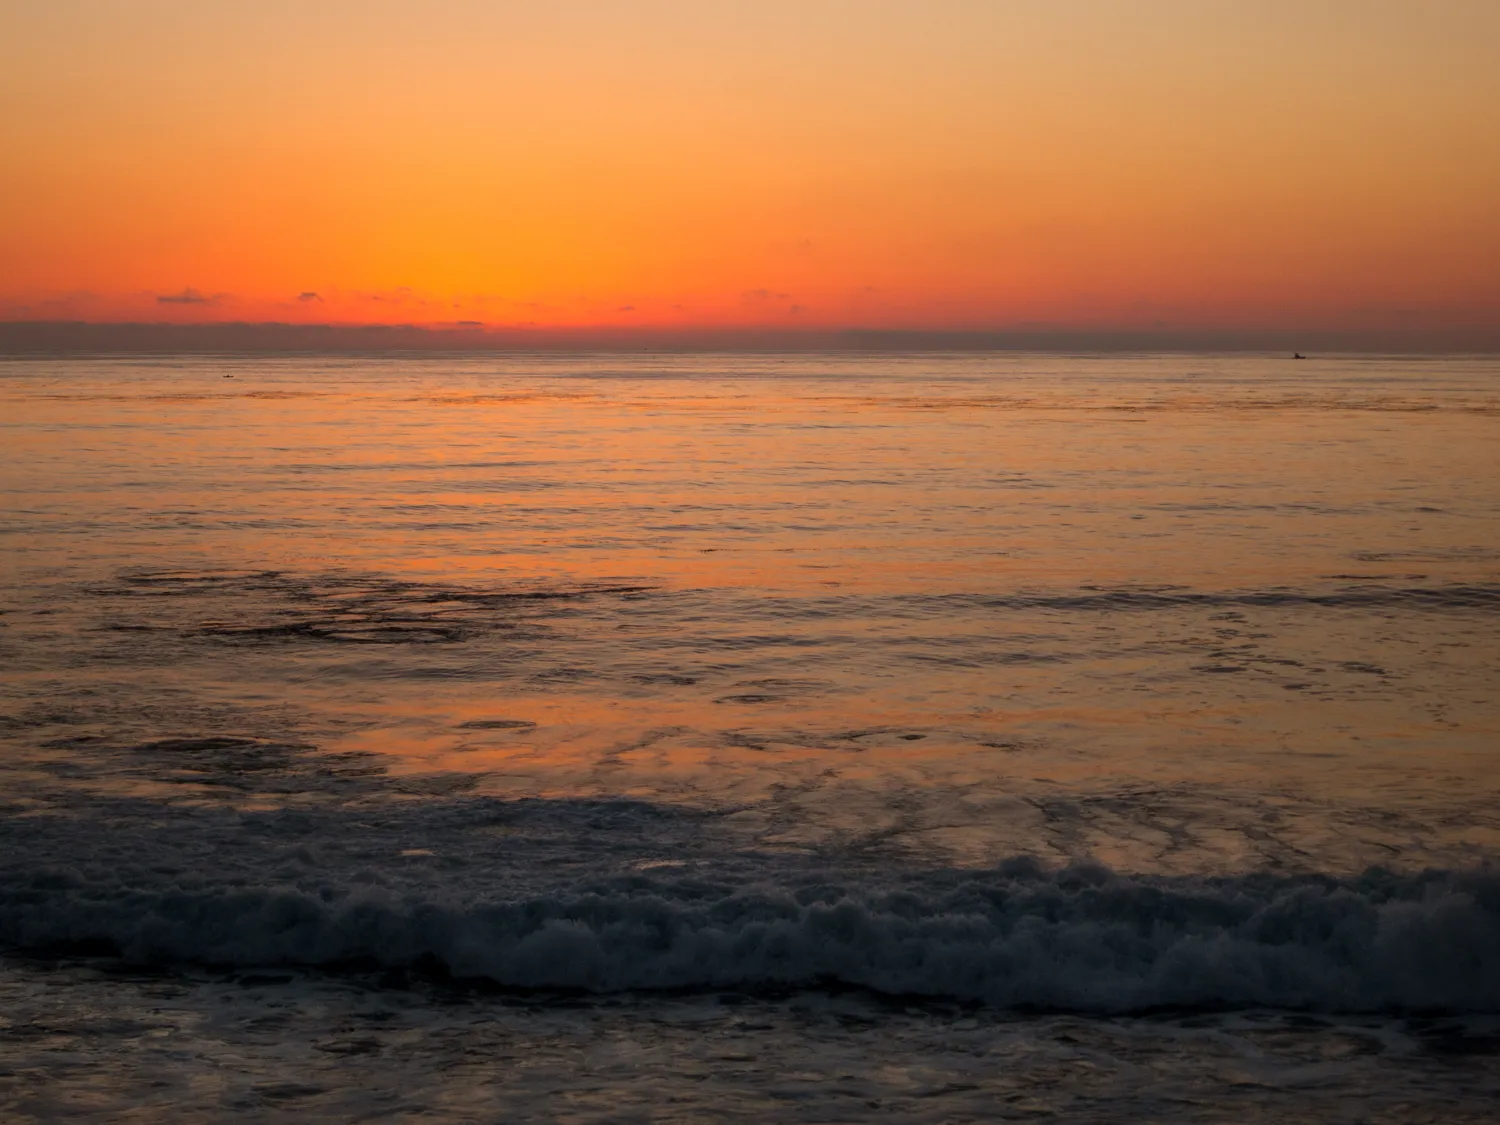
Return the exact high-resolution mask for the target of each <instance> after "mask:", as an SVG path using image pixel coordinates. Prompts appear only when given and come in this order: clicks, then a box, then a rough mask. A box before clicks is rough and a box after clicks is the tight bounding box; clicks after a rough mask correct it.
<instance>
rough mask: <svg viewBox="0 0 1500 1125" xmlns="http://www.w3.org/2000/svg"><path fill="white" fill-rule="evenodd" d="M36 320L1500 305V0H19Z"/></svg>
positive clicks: (1042, 315)
mask: <svg viewBox="0 0 1500 1125" xmlns="http://www.w3.org/2000/svg"><path fill="white" fill-rule="evenodd" d="M0 152H3V153H4V156H3V158H0V159H3V164H0V169H3V175H0V319H6V320H31V319H54V318H82V319H92V320H151V321H156V320H180V321H192V320H278V321H334V322H415V323H451V322H453V321H458V320H477V321H484V322H486V323H487V324H493V325H521V324H539V325H553V326H557V325H563V326H566V325H631V324H640V325H652V326H674V325H779V326H791V325H806V326H808V327H829V326H877V327H952V328H989V327H1006V326H1013V325H1018V324H1026V323H1032V322H1044V323H1052V324H1074V325H1108V326H1143V327H1151V326H1156V325H1169V326H1173V327H1202V326H1241V325H1280V326H1293V327H1296V326H1301V325H1323V326H1328V325H1344V326H1347V325H1353V326H1356V327H1357V326H1359V325H1362V324H1370V325H1387V326H1389V325H1392V324H1395V325H1402V324H1412V325H1419V326H1423V327H1431V326H1441V325H1448V324H1452V325H1470V326H1472V325H1490V326H1493V325H1495V324H1497V323H1500V204H1497V202H1496V201H1497V200H1500V3H1497V2H1496V0H1410V2H1398V0H1343V2H1334V0H1295V2H1292V0H1255V2H1254V3H1249V2H1244V0H1035V2H1033V0H922V2H894V0H886V2H882V0H848V2H845V0H786V2H783V0H757V2H744V3H736V2H732V0H721V2H714V3H705V2H703V0H692V2H688V0H682V2H679V0H656V2H651V0H630V2H626V0H618V2H614V3H604V2H596V3H579V2H573V0H549V2H548V3H545V4H538V3H503V2H500V0H489V2H479V0H427V2H425V3H421V4H418V3H415V2H413V3H394V2H383V0H360V2H342V0H340V2H332V0H297V2H283V0H257V2H256V3H253V4H229V3H207V4H206V3H203V2H202V0H193V2H178V0H128V2H127V0H47V2H46V3H42V2H36V3H19V2H18V3H9V4H4V5H0Z"/></svg>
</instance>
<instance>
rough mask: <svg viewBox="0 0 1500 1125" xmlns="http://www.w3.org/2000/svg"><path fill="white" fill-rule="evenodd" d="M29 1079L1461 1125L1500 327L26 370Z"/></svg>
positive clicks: (1490, 920)
mask: <svg viewBox="0 0 1500 1125" xmlns="http://www.w3.org/2000/svg"><path fill="white" fill-rule="evenodd" d="M0 435H3V451H0V493H3V495H0V610H3V614H0V662H3V664H0V666H3V668H4V676H3V681H0V739H3V745H0V811H3V817H0V1118H3V1119H4V1120H5V1121H7V1122H10V1121H14V1122H52V1121H58V1120H64V1119H67V1120H74V1119H76V1120H80V1121H90V1120H94V1121H111V1122H113V1121H124V1120H138V1121H156V1120H160V1121H168V1120H170V1121H173V1122H198V1121H203V1122H209V1121H287V1120H296V1121H356V1120H357V1121H371V1122H375V1121H379V1122H384V1121H391V1122H395V1121H422V1122H470V1121H520V1120H545V1121H567V1122H606V1121H610V1122H615V1121H618V1122H626V1121H642V1122H647V1121H649V1122H685V1121H704V1120H745V1121H752V1120H753V1121H822V1122H827V1121H840V1122H844V1121H851V1122H852V1121H863V1120H874V1119H885V1120H901V1121H934V1122H937V1121H942V1122H959V1121H995V1120H1046V1119H1051V1120H1058V1121H1067V1122H1115V1121H1119V1122H1126V1121H1129V1122H1140V1121H1194V1122H1199V1121H1201V1122H1260V1121H1266V1122H1271V1121H1278V1122H1279V1121H1288V1122H1290V1121H1296V1122H1351V1123H1352V1122H1393V1123H1397V1122H1399V1123H1408V1122H1429V1121H1430V1122H1442V1123H1457V1122H1481V1121H1483V1122H1489V1121H1492V1120H1494V1119H1495V1115H1496V1107H1497V1105H1500V872H1497V870H1496V867H1495V858H1496V856H1497V855H1500V801H1497V798H1500V630H1497V628H1496V626H1497V624H1500V358H1496V357H1379V356H1336V357H1317V356H1314V357H1313V358H1310V359H1307V360H1303V361H1291V360H1289V359H1287V358H1285V357H1281V356H1260V355H1186V354H1168V355H1108V354H1105V355H1085V354H1080V355H1062V354H1021V353H995V354H877V353H867V354H866V353H861V354H763V355H762V354H649V353H638V354H578V355H548V354H537V355H509V354H507V355H500V354H486V355H461V356H447V355H444V356H434V355H426V356H421V355H408V356H402V355H385V356H287V357H264V356H238V357H170V358H150V357H117V358H71V359H55V360H54V359H12V360H4V361H0Z"/></svg>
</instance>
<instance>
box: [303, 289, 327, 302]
mask: <svg viewBox="0 0 1500 1125" xmlns="http://www.w3.org/2000/svg"><path fill="white" fill-rule="evenodd" d="M322 299H323V298H322V297H321V296H319V295H318V294H317V293H314V292H313V291H312V290H311V289H308V290H306V291H305V292H302V293H298V294H297V300H299V301H301V302H302V303H303V304H304V305H305V304H307V303H308V302H310V301H321V300H322Z"/></svg>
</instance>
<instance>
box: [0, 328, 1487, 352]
mask: <svg viewBox="0 0 1500 1125" xmlns="http://www.w3.org/2000/svg"><path fill="white" fill-rule="evenodd" d="M626 350H646V351H653V350H655V351H679V352H691V351H834V352H838V351H845V352H862V351H880V352H930V351H959V352H964V351H1091V352H1092V351H1097V352H1124V351H1136V352H1153V351H1162V352H1173V351H1226V352H1259V351H1303V352H1305V351H1309V350H1317V351H1323V352H1342V353H1400V354H1420V353H1437V354H1492V353H1500V324H1497V325H1473V326H1467V327H1453V326H1449V327H1416V326H1410V327H1391V326H1388V325H1387V326H1380V327H1374V328H1369V327H1367V328H1349V327H1338V326H1304V327H1300V328H1298V327H1284V326H1275V325H1271V326H1262V327H1207V328H1182V327H1171V326H1165V325H1160V326H1150V327H1132V326H1107V325H1105V326H1101V325H1087V324H1077V325H1068V324H1020V325H1012V326H1004V327H992V328H921V327H899V326H893V327H881V328H871V327H842V328H840V327H819V328H813V327H807V328H800V327H784V326H776V325H749V326H746V325H702V326H693V327H675V326H674V327H663V326H617V325H571V326H543V325H524V326H517V325H488V324H483V323H480V322H470V321H458V322H447V323H436V324H415V323H404V324H384V323H301V322H285V321H243V320H223V321H198V322H190V323H181V322H172V321H87V320H11V321H0V356H7V357H24V356H48V355H59V356H61V355H107V354H137V355H139V354H191V353H205V352H206V353H224V352H231V353H250V354H276V353H298V352H354V353H381V352H446V353H452V352H505V351H541V352H550V351H626Z"/></svg>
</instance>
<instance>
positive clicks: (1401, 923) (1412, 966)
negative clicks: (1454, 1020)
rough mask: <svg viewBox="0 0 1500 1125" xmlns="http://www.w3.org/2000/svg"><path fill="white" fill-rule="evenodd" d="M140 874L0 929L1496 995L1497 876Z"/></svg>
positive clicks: (100, 940) (42, 944) (97, 939)
mask: <svg viewBox="0 0 1500 1125" xmlns="http://www.w3.org/2000/svg"><path fill="white" fill-rule="evenodd" d="M236 882H238V883H239V884H240V885H218V886H215V885H204V884H203V883H201V882H199V883H197V884H195V885H194V884H188V883H184V884H183V885H179V886H158V887H154V888H152V889H150V890H139V889H132V888H131V887H129V886H125V885H119V884H115V883H111V882H109V881H107V880H101V879H99V878H97V877H85V876H82V875H80V874H78V872H77V871H76V870H70V869H50V870H37V871H35V872H34V873H32V874H31V875H30V876H29V877H25V878H20V877H18V873H17V872H14V871H13V872H12V874H11V876H10V877H9V878H8V879H7V880H6V883H5V885H4V886H3V887H0V942H3V943H4V945H5V946H7V947H9V948H11V949H12V950H32V951H38V950H57V949H60V948H68V947H72V948H78V947H80V946H92V947H94V948H107V949H109V950H111V951H112V952H114V953H117V954H118V955H120V956H123V957H125V958H127V959H129V960H131V961H133V962H156V963H188V962H191V963H199V964H205V963H206V964H212V965H220V966H235V967H248V966H271V965H299V966H313V967H336V966H340V965H348V964H350V963H365V964H373V965H378V966H384V967H410V966H421V965H428V966H432V965H436V966H438V967H440V968H441V969H442V970H444V971H446V972H447V973H451V974H452V975H453V976H455V977H458V978H474V979H482V980H485V981H489V982H493V983H494V984H497V985H500V986H504V987H514V988H540V989H558V988H561V989H578V990H584V991H588V992H595V993H607V992H615V991H623V990H653V989H673V990H689V991H692V990H710V989H712V990H719V989H745V990H756V989H768V988H788V987H791V988H802V987H812V988H816V987H827V986H831V985H846V986H854V987H860V988H867V989H871V990H874V991H877V992H880V993H886V994H893V995H906V996H918V995H919V996H925V997H942V998H950V999H956V1000H960V1001H967V1002H974V1003H979V1004H983V1005H988V1006H996V1007H1006V1008H1030V1009H1046V1010H1062V1011H1078V1012H1097V1013H1124V1012H1138V1011H1143V1010H1149V1009H1155V1008H1163V1007H1173V1008H1232V1007H1248V1006H1253V1007H1260V1006H1271V1007H1281V1008H1301V1009H1315V1010H1325V1011H1350V1012H1352V1011H1376V1010H1387V1011H1432V1012H1437V1011H1442V1012H1454V1013H1456V1012H1495V1011H1500V877H1497V876H1495V875H1493V874H1491V873H1488V872H1479V873H1470V874H1456V873H1441V872H1429V873H1426V874H1423V875H1414V876H1398V875H1393V874H1390V873H1388V872H1382V871H1371V872H1367V873H1366V874H1365V875H1363V876H1360V877H1358V878H1353V879H1342V880H1341V879H1332V878H1324V877H1303V878H1277V877H1271V876H1245V877H1239V878H1227V879H1224V878H1221V879H1197V880H1183V879H1165V878H1143V877H1126V876H1121V875H1117V874H1114V873H1111V872H1109V871H1107V870H1104V869H1102V868H1094V867H1086V868H1073V869H1069V870H1065V871H1062V872H1050V873H1049V872H1046V871H1044V870H1042V869H1041V868H1040V867H1039V866H1037V865H1036V864H1035V863H1034V862H1033V861H1030V860H1015V861H1011V862H1009V863H1007V864H1005V865H1003V866H1001V867H999V868H996V869H992V870H988V871H984V872H974V871H957V870H945V871H936V872H923V873H917V872H912V873H909V874H908V875H907V876H905V877H902V878H894V879H891V880H888V881H887V882H885V883H882V884H880V885H875V884H872V883H870V882H868V881H867V880H864V879H859V878H856V879H853V880H850V881H846V882H818V881H802V882H801V883H800V885H798V884H797V882H795V881H792V882H785V883H782V884H779V885H778V884H776V883H767V882H765V881H754V880H751V881H739V880H737V881H733V882H714V881H712V880H710V879H703V878H696V877H694V878H687V877H683V876H681V875H679V876H678V877H676V878H670V879H669V878H652V877H648V875H647V874H644V873H641V874H636V875H631V876H613V877H611V878H609V879H604V880H594V881H592V882H590V881H587V880H584V881H581V882H578V883H577V884H576V885H574V886H573V887H572V888H571V889H564V890H558V891H552V892H548V893H529V894H526V895H523V896H515V897H501V898H493V899H488V898H484V897H483V896H478V897H468V898H466V897H458V896H442V895H439V894H423V893H420V892H415V891H412V890H408V891H407V893H404V894H401V893H392V892H390V891H389V890H386V889H379V888H374V889H372V888H368V887H362V886H360V885H359V884H358V883H348V884H344V885H339V886H333V885H325V886H323V887H321V888H320V889H312V888H309V887H299V886H295V885H277V884H275V883H274V882H268V883H265V884H263V885H246V884H245V883H244V882H243V881H236Z"/></svg>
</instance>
